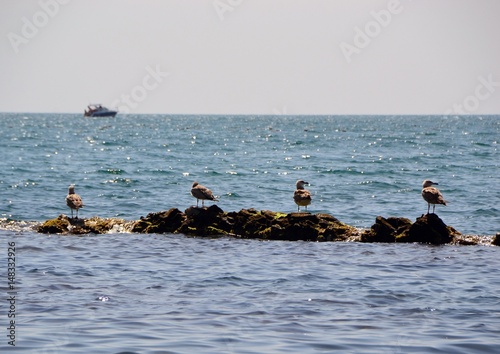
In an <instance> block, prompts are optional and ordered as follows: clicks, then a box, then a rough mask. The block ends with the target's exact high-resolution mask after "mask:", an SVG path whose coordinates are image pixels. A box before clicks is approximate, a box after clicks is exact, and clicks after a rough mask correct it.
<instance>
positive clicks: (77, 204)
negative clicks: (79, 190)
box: [66, 184, 83, 219]
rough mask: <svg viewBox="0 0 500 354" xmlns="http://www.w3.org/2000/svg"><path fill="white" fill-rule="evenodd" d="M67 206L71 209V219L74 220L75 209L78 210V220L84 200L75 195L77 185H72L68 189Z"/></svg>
mask: <svg viewBox="0 0 500 354" xmlns="http://www.w3.org/2000/svg"><path fill="white" fill-rule="evenodd" d="M66 205H67V206H69V207H70V209H71V218H72V219H73V209H75V210H76V218H77V219H78V209H80V208H83V203H82V198H81V197H80V196H79V195H78V194H76V193H75V185H74V184H72V185H70V186H69V188H68V195H67V196H66Z"/></svg>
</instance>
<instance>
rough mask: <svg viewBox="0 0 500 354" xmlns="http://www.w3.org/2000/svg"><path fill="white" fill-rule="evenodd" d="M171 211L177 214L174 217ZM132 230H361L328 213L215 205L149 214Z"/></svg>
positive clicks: (247, 233) (292, 237) (291, 233)
mask: <svg viewBox="0 0 500 354" xmlns="http://www.w3.org/2000/svg"><path fill="white" fill-rule="evenodd" d="M172 214H174V215H175V216H174V217H172ZM132 231H133V232H140V233H163V232H172V233H182V234H185V235H192V236H220V235H229V236H235V237H241V238H256V239H264V240H289V241H298V240H303V241H335V240H345V239H347V238H349V237H353V236H356V235H357V234H358V230H357V229H356V228H354V227H352V226H349V225H346V224H344V223H341V222H340V221H338V220H337V219H336V218H334V217H333V216H331V215H328V214H309V213H291V214H282V213H277V212H273V211H269V210H262V211H257V210H255V209H242V210H240V211H239V212H229V213H226V212H224V211H223V210H222V209H220V208H219V207H218V206H216V205H212V206H211V207H209V208H198V207H190V208H188V209H186V211H185V213H181V212H180V211H178V210H177V209H171V210H169V211H166V212H160V213H152V214H148V216H146V217H145V218H141V220H139V221H137V222H136V223H135V224H134V225H133V227H132Z"/></svg>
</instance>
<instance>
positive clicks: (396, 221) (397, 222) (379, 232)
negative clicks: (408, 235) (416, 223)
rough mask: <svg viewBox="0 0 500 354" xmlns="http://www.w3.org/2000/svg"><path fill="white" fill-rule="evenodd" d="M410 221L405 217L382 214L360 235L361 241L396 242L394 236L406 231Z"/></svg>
mask: <svg viewBox="0 0 500 354" xmlns="http://www.w3.org/2000/svg"><path fill="white" fill-rule="evenodd" d="M411 224H412V223H411V221H410V220H409V219H407V218H396V217H390V218H387V219H385V218H384V217H382V216H377V217H376V218H375V224H373V225H372V227H371V228H370V230H366V231H365V232H364V233H363V234H362V235H361V241H362V242H396V238H397V237H400V236H401V235H402V234H404V233H405V232H407V231H408V229H409V228H410V227H411Z"/></svg>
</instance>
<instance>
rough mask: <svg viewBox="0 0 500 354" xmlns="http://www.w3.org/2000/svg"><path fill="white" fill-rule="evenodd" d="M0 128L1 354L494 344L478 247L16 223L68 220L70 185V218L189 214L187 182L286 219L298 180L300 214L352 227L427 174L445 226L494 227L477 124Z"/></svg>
mask: <svg viewBox="0 0 500 354" xmlns="http://www.w3.org/2000/svg"><path fill="white" fill-rule="evenodd" d="M0 136H1V140H0V146H1V151H2V153H3V154H2V155H3V157H4V158H3V159H2V160H1V161H0V188H1V190H2V193H1V200H0V203H1V204H0V218H3V219H2V223H1V225H2V229H0V242H1V247H0V252H2V255H1V256H0V259H4V260H5V261H2V262H3V263H4V264H5V265H4V266H3V267H1V268H0V275H1V278H0V290H1V291H2V293H4V294H9V293H11V292H12V290H11V289H9V288H8V276H7V265H6V264H7V253H8V243H9V242H15V245H16V258H15V263H16V264H15V270H16V283H15V289H14V290H15V291H16V347H15V348H13V347H11V346H9V345H8V343H7V341H8V338H7V334H8V330H7V327H8V325H9V322H8V321H9V318H8V316H7V309H8V303H7V302H6V301H2V305H1V311H0V312H1V313H0V328H3V329H0V333H1V334H2V335H1V336H0V338H3V339H0V351H1V352H2V353H4V352H6V353H10V352H18V351H19V352H33V353H35V352H36V353H71V352H76V353H89V352H93V353H119V352H127V351H128V352H134V353H284V352H300V353H322V352H323V353H329V352H339V353H495V352H497V351H498V347H499V346H500V339H499V338H500V319H499V318H500V316H499V315H500V310H499V309H500V295H499V294H500V280H499V279H498V277H497V276H496V274H497V273H498V266H499V261H498V259H499V258H498V248H497V247H486V246H450V245H447V246H439V247H437V246H426V245H417V244H408V245H407V244H404V245H403V244H361V243H342V242H340V243H339V242H335V243H308V242H262V241H256V240H239V239H230V238H190V237H185V236H182V235H169V234H165V235H137V234H124V233H111V234H107V235H99V236H84V237H76V236H59V235H52V236H47V235H41V234H37V233H35V232H33V231H32V230H31V228H30V227H29V226H30V225H31V224H32V223H31V222H39V221H42V220H45V219H48V218H53V217H56V216H57V215H59V214H61V213H68V212H69V210H68V209H67V207H66V205H65V202H64V197H65V195H66V194H67V187H68V185H69V184H70V183H74V184H75V185H76V192H77V193H79V194H80V195H81V196H82V198H83V201H84V203H85V208H84V209H82V210H81V211H80V216H81V217H90V216H93V215H98V216H102V217H122V218H125V219H130V220H133V219H138V218H139V217H140V216H145V215H146V214H147V213H149V212H154V211H160V210H166V209H169V208H172V207H176V208H179V209H180V210H184V209H185V208H187V207H189V206H190V205H192V204H193V203H194V198H192V197H191V196H190V194H189V190H190V186H191V184H192V182H193V181H195V180H197V181H198V182H200V183H202V184H204V185H206V186H208V187H210V188H211V189H212V190H213V191H214V193H215V194H217V195H219V196H220V202H218V205H219V206H220V207H221V208H222V209H223V210H225V211H238V210H240V209H242V208H251V207H252V208H256V209H269V210H275V211H281V212H292V211H295V210H296V206H295V204H294V203H293V200H292V193H293V190H294V188H295V187H294V185H295V181H296V180H297V179H299V178H300V179H305V180H307V181H308V182H310V184H311V186H310V187H308V188H309V190H310V191H311V192H312V193H313V203H312V204H311V205H310V207H309V211H311V212H313V213H316V212H326V213H329V214H332V215H334V216H336V217H337V218H338V219H340V220H341V221H343V222H346V223H348V224H351V225H354V226H357V227H361V228H365V227H370V226H371V225H372V224H373V223H374V220H375V217H376V216H377V215H382V216H386V217H388V216H402V217H407V218H410V219H412V220H414V219H415V218H416V217H418V216H420V215H421V214H423V213H425V212H426V211H427V205H426V204H425V202H424V201H423V200H422V198H421V196H420V190H421V183H422V181H423V180H424V179H427V178H429V179H432V180H435V181H437V182H439V188H440V189H441V191H442V193H443V195H444V197H445V199H446V200H447V201H448V206H446V207H443V206H438V207H437V211H436V212H437V213H438V215H439V216H440V217H441V218H442V219H443V221H444V222H445V223H446V224H448V225H451V226H453V227H455V228H456V229H457V230H458V231H460V232H462V233H464V234H479V235H489V236H491V235H494V234H496V233H497V232H499V231H500V212H499V206H498V205H499V201H500V183H499V181H500V178H499V177H498V176H499V172H500V171H499V161H500V159H499V151H498V140H499V137H500V120H499V118H498V117H496V116H471V117H441V116H404V117H398V116H391V117H389V116H354V117H353V116H331V117H327V116H321V117H311V116H293V117H290V116H259V117H257V116H256V117H251V116H234V117H233V116H167V115H126V116H117V117H116V118H114V119H110V118H109V119H108V118H107V119H88V118H83V117H81V116H80V115H75V114H5V113H3V114H0ZM11 220H14V222H13V223H9V221H11ZM13 225H14V226H13ZM2 332H3V333H2ZM14 350H15V351H14Z"/></svg>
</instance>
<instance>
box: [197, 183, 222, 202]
mask: <svg viewBox="0 0 500 354" xmlns="http://www.w3.org/2000/svg"><path fill="white" fill-rule="evenodd" d="M191 195H192V196H193V197H195V198H196V207H198V201H199V200H200V199H201V206H202V207H204V206H205V204H204V201H205V199H207V200H213V201H215V202H218V201H219V200H218V199H216V198H215V196H214V195H213V194H212V191H211V190H210V189H208V188H207V187H205V186H202V185H201V184H199V183H198V182H194V183H193V186H192V187H191Z"/></svg>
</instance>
